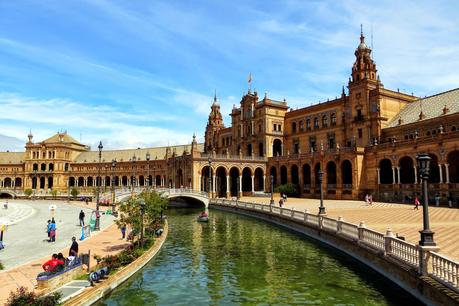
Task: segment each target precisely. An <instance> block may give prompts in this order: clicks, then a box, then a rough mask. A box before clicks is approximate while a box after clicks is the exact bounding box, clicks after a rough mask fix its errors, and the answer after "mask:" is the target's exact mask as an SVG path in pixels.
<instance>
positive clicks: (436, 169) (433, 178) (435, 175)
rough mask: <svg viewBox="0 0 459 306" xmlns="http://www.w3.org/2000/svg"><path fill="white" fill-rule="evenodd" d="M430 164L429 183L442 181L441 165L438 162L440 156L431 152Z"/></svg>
mask: <svg viewBox="0 0 459 306" xmlns="http://www.w3.org/2000/svg"><path fill="white" fill-rule="evenodd" d="M429 157H430V158H431V160H430V166H429V183H432V184H438V183H440V166H439V164H438V157H437V155H435V154H432V153H429Z"/></svg>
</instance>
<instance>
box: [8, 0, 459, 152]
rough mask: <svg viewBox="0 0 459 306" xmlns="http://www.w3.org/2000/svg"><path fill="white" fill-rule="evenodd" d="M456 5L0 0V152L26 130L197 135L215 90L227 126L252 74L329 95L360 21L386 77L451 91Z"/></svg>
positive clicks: (347, 63) (296, 98)
mask: <svg viewBox="0 0 459 306" xmlns="http://www.w3.org/2000/svg"><path fill="white" fill-rule="evenodd" d="M458 14H459V2H457V1H453V0H452V1H306V0H304V1H289V0H284V1H266V0H265V1H171V0H168V1H146V0H145V1H140V0H139V1H102V0H87V1H85V0H79V1H77V0H74V1H61V0H48V1H20V0H18V1H8V0H0V150H7V149H9V150H22V149H23V146H24V144H25V141H26V139H27V137H26V136H27V134H28V132H29V129H32V132H33V134H34V140H35V141H40V140H43V139H45V138H47V137H49V136H51V135H52V134H54V133H55V132H57V131H58V130H67V131H68V132H69V133H70V134H71V135H72V136H74V137H75V138H76V139H80V134H81V140H82V142H84V143H86V144H89V145H92V146H94V147H95V144H96V143H97V142H98V141H99V139H101V140H102V141H103V142H104V144H105V147H106V148H135V147H145V146H156V145H167V144H168V143H169V144H183V143H188V142H190V141H191V139H192V135H193V133H194V132H196V135H197V136H198V139H201V140H202V136H203V133H204V128H205V125H206V121H207V115H208V113H209V110H210V105H211V101H212V96H213V93H214V90H215V89H216V90H217V94H218V97H219V99H220V101H221V104H222V112H223V113H224V121H225V124H226V125H229V123H230V118H229V116H228V115H227V114H228V113H229V112H230V110H231V108H232V105H233V104H238V103H239V101H240V98H241V96H242V94H243V92H244V91H247V88H248V84H247V76H248V75H249V73H250V72H251V73H252V75H253V87H254V88H256V89H257V90H258V92H259V95H260V96H263V95H264V93H265V92H267V93H268V96H269V97H272V98H274V99H283V98H285V99H287V102H288V103H289V105H290V106H291V107H293V108H297V107H304V106H309V105H311V104H315V103H317V102H318V101H324V100H327V99H328V98H330V99H331V98H334V97H335V96H337V95H339V94H340V93H341V87H342V86H343V85H346V84H347V80H348V78H349V75H350V71H351V67H352V63H353V61H354V50H355V48H356V46H357V44H358V38H359V34H360V24H361V23H362V24H363V27H364V32H365V34H366V37H367V42H368V44H369V45H370V44H371V38H370V36H371V35H370V33H371V29H373V46H374V59H375V61H376V63H377V67H378V70H379V74H380V77H381V80H382V82H383V83H384V85H385V87H387V88H391V89H397V88H400V89H401V90H404V91H406V92H408V93H411V92H414V94H415V95H419V96H425V95H431V94H435V93H438V92H441V91H445V90H449V89H453V88H457V87H459V86H458V84H459V56H458V55H459V18H457V16H458ZM2 135H3V136H2ZM4 136H9V138H7V137H4Z"/></svg>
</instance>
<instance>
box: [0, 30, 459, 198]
mask: <svg viewBox="0 0 459 306" xmlns="http://www.w3.org/2000/svg"><path fill="white" fill-rule="evenodd" d="M230 115H231V125H230V126H228V127H225V125H224V123H223V117H222V114H221V112H220V104H219V102H218V99H217V97H216V96H215V97H214V101H213V103H212V106H211V112H210V115H209V119H208V123H207V127H206V130H205V142H204V144H203V145H201V144H198V143H197V142H196V140H195V137H193V141H192V142H191V144H188V145H183V146H174V147H163V148H142V149H133V150H113V151H103V150H102V152H101V155H100V162H99V151H91V150H90V149H89V148H88V147H87V146H85V145H83V144H81V143H79V142H78V141H76V140H75V139H73V138H72V137H70V135H67V134H66V133H58V134H56V135H54V136H52V137H51V138H49V139H46V140H44V141H42V142H38V143H34V142H33V137H32V135H31V134H30V135H29V140H28V142H27V144H26V146H25V152H21V153H12V152H5V153H0V188H1V192H3V193H5V194H6V193H7V192H9V193H11V190H13V191H14V192H17V191H19V192H22V191H23V190H25V189H34V190H38V191H41V192H49V190H51V189H56V190H58V191H59V192H61V193H65V194H67V193H68V192H69V190H70V188H73V187H75V188H78V189H81V190H82V191H86V192H88V191H90V190H91V189H93V188H94V186H96V185H99V186H101V187H102V188H107V187H110V186H111V185H113V184H114V186H125V187H128V186H131V185H135V186H145V185H151V186H162V187H191V188H194V189H198V190H203V191H208V190H209V188H210V189H211V191H212V194H213V196H216V197H230V196H236V195H240V194H244V195H249V194H254V193H263V192H269V191H270V185H271V176H272V178H273V183H274V185H279V184H286V183H292V184H295V185H296V186H297V188H298V191H299V193H300V195H301V196H302V197H317V196H318V194H319V179H318V178H319V175H318V174H319V171H323V172H324V176H323V188H324V190H325V196H326V197H327V198H335V199H358V198H361V195H362V194H365V193H371V194H373V195H374V196H375V198H376V199H377V200H386V201H404V200H405V199H408V198H409V197H411V196H412V195H413V193H420V191H421V186H420V182H419V179H418V175H417V167H416V153H417V152H427V153H429V155H430V157H431V158H432V162H431V165H430V181H429V183H430V190H431V193H432V194H437V193H438V194H440V195H441V197H442V198H443V199H446V198H447V197H453V198H457V197H459V149H458V147H457V144H458V141H459V89H454V90H450V91H447V92H444V93H439V94H437V95H434V96H431V97H425V98H420V97H416V96H413V95H409V94H406V93H402V92H399V91H398V90H397V91H394V90H390V89H387V88H385V87H384V85H383V83H382V82H381V80H380V78H379V76H378V73H377V69H376V64H375V62H374V61H373V59H372V57H371V49H370V48H369V47H368V46H367V45H366V44H365V37H364V36H363V34H361V36H360V43H359V45H358V47H357V49H356V50H355V62H354V63H353V65H352V72H351V77H350V78H349V82H348V86H347V90H346V89H345V88H344V87H343V88H342V91H341V94H340V96H339V97H337V98H335V99H333V100H327V101H326V102H323V103H319V104H316V105H313V106H310V107H305V108H301V109H296V110H292V109H290V108H289V107H288V105H287V102H286V101H285V100H284V101H275V100H272V99H270V98H268V97H267V95H266V94H265V96H264V97H263V98H260V97H259V96H258V94H257V92H251V91H250V90H249V91H248V93H247V94H245V95H244V96H243V97H242V99H241V102H240V105H239V107H236V106H234V107H233V110H232V112H231V114H230ZM114 160H116V163H112V161H114ZM209 177H210V179H209ZM97 178H99V179H97Z"/></svg>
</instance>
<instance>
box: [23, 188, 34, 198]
mask: <svg viewBox="0 0 459 306" xmlns="http://www.w3.org/2000/svg"><path fill="white" fill-rule="evenodd" d="M32 193H33V190H32V189H30V188H28V189H26V190H24V194H25V195H26V196H28V197H30V196H31V195H32Z"/></svg>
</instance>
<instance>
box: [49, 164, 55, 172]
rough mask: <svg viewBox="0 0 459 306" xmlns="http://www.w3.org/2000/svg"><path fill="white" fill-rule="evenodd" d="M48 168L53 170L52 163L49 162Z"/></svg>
mask: <svg viewBox="0 0 459 306" xmlns="http://www.w3.org/2000/svg"><path fill="white" fill-rule="evenodd" d="M48 169H49V171H54V164H53V163H50V164H49V165H48Z"/></svg>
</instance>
